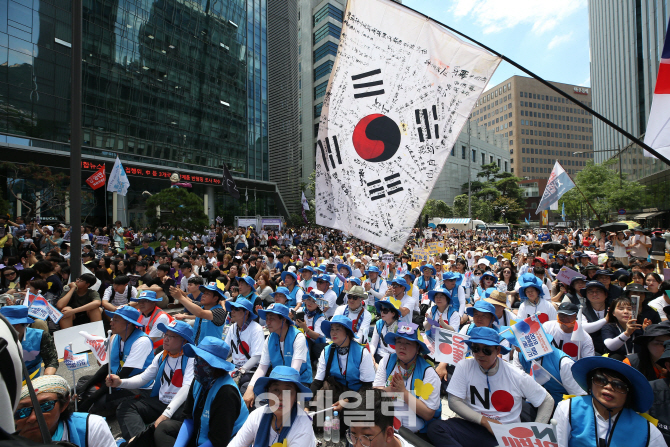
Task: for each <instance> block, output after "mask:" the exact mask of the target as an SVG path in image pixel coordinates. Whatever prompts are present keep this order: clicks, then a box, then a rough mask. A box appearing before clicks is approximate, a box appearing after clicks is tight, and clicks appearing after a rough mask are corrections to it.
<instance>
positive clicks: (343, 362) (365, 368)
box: [314, 349, 375, 382]
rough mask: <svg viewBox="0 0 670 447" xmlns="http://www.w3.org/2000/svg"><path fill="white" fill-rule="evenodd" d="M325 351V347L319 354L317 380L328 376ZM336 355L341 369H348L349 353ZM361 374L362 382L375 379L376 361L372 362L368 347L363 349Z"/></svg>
mask: <svg viewBox="0 0 670 447" xmlns="http://www.w3.org/2000/svg"><path fill="white" fill-rule="evenodd" d="M325 353H326V350H325V349H324V350H323V351H321V355H320V356H319V365H318V366H317V368H316V376H314V379H316V380H323V379H325V377H326V358H325ZM336 355H337V360H338V362H339V364H340V371H343V370H346V368H347V360H348V358H349V355H348V354H347V355H339V354H336ZM359 374H360V376H359V377H360V380H361V382H373V381H374V380H375V366H374V363H373V362H372V356H371V355H370V351H368V350H367V349H363V357H362V358H361V364H360V367H359Z"/></svg>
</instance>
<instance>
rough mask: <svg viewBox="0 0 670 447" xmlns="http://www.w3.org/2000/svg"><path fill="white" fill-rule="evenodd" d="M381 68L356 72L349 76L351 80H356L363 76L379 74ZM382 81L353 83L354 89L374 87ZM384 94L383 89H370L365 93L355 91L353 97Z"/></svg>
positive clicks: (381, 83) (382, 82)
mask: <svg viewBox="0 0 670 447" xmlns="http://www.w3.org/2000/svg"><path fill="white" fill-rule="evenodd" d="M381 72H382V71H381V70H380V69H379V68H378V69H376V70H372V71H368V72H366V73H361V74H357V75H354V76H352V77H351V80H352V81H358V80H359V79H363V78H368V77H370V76H374V75H378V74H381ZM383 84H384V81H371V82H361V83H360V84H354V88H355V89H359V88H368V87H375V86H377V85H383ZM383 94H384V89H381V90H370V91H368V92H365V93H356V94H354V98H355V99H359V98H367V97H368V96H377V95H383Z"/></svg>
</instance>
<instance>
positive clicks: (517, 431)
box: [490, 422, 558, 447]
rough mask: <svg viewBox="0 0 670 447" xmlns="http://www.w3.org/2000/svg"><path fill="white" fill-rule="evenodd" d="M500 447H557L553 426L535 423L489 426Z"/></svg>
mask: <svg viewBox="0 0 670 447" xmlns="http://www.w3.org/2000/svg"><path fill="white" fill-rule="evenodd" d="M490 427H491V429H493V435H494V436H495V437H496V440H497V441H498V445H499V446H500V447H503V446H509V447H522V446H534V445H536V446H542V447H558V441H557V438H556V432H555V431H554V426H553V425H550V424H539V423H536V422H526V423H522V422H519V423H515V424H491V425H490Z"/></svg>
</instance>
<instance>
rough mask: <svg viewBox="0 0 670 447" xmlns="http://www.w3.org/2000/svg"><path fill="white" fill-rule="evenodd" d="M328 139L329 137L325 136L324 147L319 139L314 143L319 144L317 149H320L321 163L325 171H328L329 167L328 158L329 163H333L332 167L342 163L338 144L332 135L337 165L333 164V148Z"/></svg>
mask: <svg viewBox="0 0 670 447" xmlns="http://www.w3.org/2000/svg"><path fill="white" fill-rule="evenodd" d="M328 140H329V139H328V138H326V147H325V149H324V147H323V143H322V142H321V140H319V141H317V142H316V144H317V145H318V146H319V149H321V157H323V165H324V166H325V167H326V172H330V168H329V167H328V160H330V164H331V165H333V169H335V168H336V167H337V165H341V164H342V157H341V156H340V145H339V144H337V137H335V136H334V137H333V148H334V149H335V156H336V157H337V165H336V164H335V159H334V158H333V149H331V147H330V141H328ZM326 152H327V153H328V158H326Z"/></svg>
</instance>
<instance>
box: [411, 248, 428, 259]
mask: <svg viewBox="0 0 670 447" xmlns="http://www.w3.org/2000/svg"><path fill="white" fill-rule="evenodd" d="M429 257H430V253H429V252H428V250H426V249H425V248H415V249H414V250H412V261H419V262H421V261H426V262H428V258H429Z"/></svg>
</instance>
